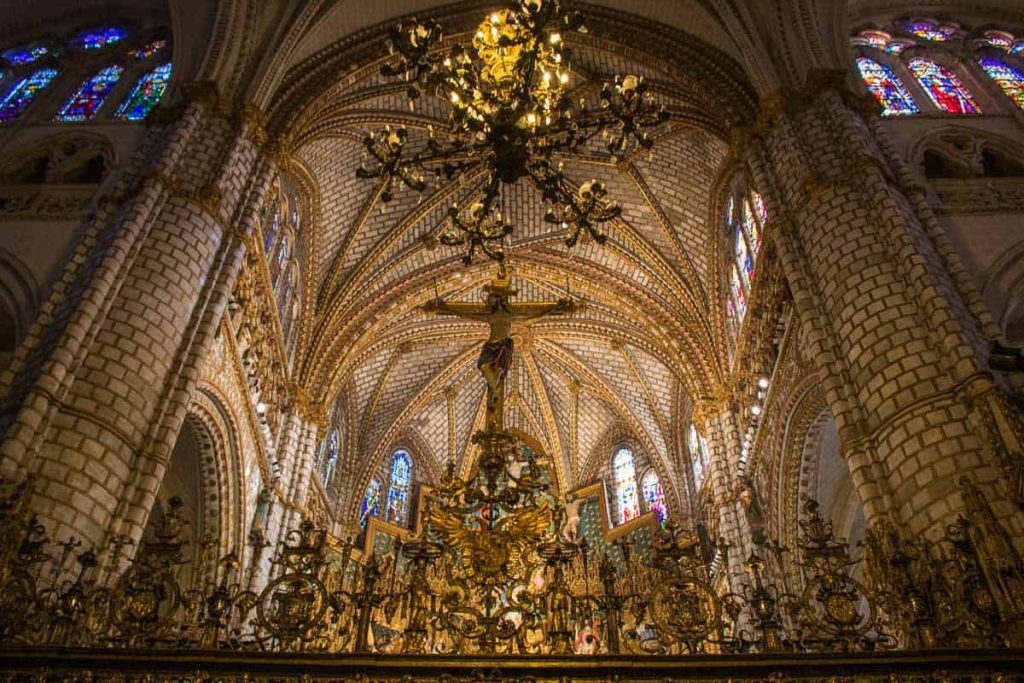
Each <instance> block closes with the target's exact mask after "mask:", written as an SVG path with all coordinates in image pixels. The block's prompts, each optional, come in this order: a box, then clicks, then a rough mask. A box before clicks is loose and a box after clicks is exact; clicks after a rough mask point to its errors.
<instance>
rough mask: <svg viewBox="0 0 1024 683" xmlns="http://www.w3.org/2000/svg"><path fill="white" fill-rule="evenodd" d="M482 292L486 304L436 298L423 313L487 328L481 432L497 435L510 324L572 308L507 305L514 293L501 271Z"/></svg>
mask: <svg viewBox="0 0 1024 683" xmlns="http://www.w3.org/2000/svg"><path fill="white" fill-rule="evenodd" d="M485 289H486V291H487V300H486V302H485V303H482V304H471V303H462V302H448V301H445V300H444V299H442V298H441V297H438V298H436V299H434V300H433V301H428V302H427V303H426V304H424V305H423V306H422V309H423V310H425V311H429V312H431V313H438V314H440V315H454V316H457V317H459V318H466V319H468V320H477V321H479V322H484V323H487V324H488V325H489V326H490V328H491V329H490V335H489V336H488V337H487V341H486V342H484V345H483V348H482V349H480V356H479V358H478V359H477V361H476V366H477V368H479V370H480V372H481V374H483V376H484V382H486V383H487V411H486V418H485V421H484V431H485V432H500V431H502V430H503V429H504V427H505V418H504V411H505V376H506V375H507V374H508V371H509V368H511V367H512V323H513V322H514V321H517V320H529V319H531V318H540V317H542V316H546V315H551V314H553V313H563V312H570V311H573V310H575V304H573V302H572V300H570V299H559V300H558V301H557V302H553V303H544V302H533V301H530V302H522V303H515V304H513V303H509V297H511V296H514V295H515V294H516V293H517V292H516V290H515V289H513V288H512V281H511V279H510V278H509V277H508V276H507V275H506V274H505V272H504V269H502V270H500V271H499V272H498V276H497V277H495V278H494V279H493V280H491V283H490V284H489V285H487V286H486V287H485Z"/></svg>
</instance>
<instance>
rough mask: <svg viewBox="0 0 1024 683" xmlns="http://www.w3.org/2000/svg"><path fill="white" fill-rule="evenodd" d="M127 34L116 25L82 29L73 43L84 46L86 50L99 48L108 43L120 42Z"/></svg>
mask: <svg viewBox="0 0 1024 683" xmlns="http://www.w3.org/2000/svg"><path fill="white" fill-rule="evenodd" d="M127 35H128V34H127V32H125V30H124V29H123V28H119V27H117V26H109V27H107V28H102V29H96V30H91V31H82V32H81V33H79V34H78V37H77V38H76V39H75V45H77V46H78V47H82V48H85V49H86V50H99V49H102V48H105V47H107V46H108V45H113V44H115V43H120V42H121V41H122V40H124V39H125V37H126V36H127Z"/></svg>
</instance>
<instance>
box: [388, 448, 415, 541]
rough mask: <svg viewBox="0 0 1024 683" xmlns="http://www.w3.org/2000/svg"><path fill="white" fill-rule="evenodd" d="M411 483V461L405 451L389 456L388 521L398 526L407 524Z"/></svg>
mask: <svg viewBox="0 0 1024 683" xmlns="http://www.w3.org/2000/svg"><path fill="white" fill-rule="evenodd" d="M411 482H412V459H411V458H410V457H409V454H408V453H406V452H405V451H395V454H394V455H392V456H391V481H390V483H389V485H388V521H389V522H392V523H394V524H398V525H399V526H405V525H406V524H408V522H409V485H410V483H411Z"/></svg>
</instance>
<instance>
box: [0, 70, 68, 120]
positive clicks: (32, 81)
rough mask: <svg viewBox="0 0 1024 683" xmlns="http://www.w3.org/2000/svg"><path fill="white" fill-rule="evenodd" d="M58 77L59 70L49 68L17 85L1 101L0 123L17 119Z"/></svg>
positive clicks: (22, 80)
mask: <svg viewBox="0 0 1024 683" xmlns="http://www.w3.org/2000/svg"><path fill="white" fill-rule="evenodd" d="M56 77H57V70H56V69H51V68H49V67H47V68H45V69H39V70H38V71H36V72H35V73H33V74H32V75H30V76H28V77H26V78H22V79H21V80H20V81H18V82H17V83H15V84H14V87H12V88H11V89H10V91H9V92H8V93H7V95H6V96H5V97H4V98H3V100H0V123H7V122H9V121H13V120H14V119H16V118H17V117H18V115H19V114H21V112H22V111H24V110H25V107H27V106H28V105H29V104H31V102H32V100H34V99H35V98H36V95H38V94H39V92H40V91H41V90H43V89H45V88H46V87H47V86H49V85H50V83H51V82H52V81H53V79H54V78H56Z"/></svg>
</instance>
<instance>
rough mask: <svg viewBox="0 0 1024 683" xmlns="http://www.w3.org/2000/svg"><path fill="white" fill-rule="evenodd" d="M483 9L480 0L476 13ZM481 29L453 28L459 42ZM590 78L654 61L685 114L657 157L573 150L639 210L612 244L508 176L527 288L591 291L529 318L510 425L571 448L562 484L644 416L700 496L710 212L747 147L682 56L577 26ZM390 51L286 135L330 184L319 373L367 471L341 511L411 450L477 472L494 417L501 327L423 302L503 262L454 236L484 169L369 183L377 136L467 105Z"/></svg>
mask: <svg viewBox="0 0 1024 683" xmlns="http://www.w3.org/2000/svg"><path fill="white" fill-rule="evenodd" d="M478 12H479V10H478V9H477V10H476V11H475V12H469V14H470V15H472V16H474V17H475V16H476V14H477V13H478ZM464 38H465V36H464V35H458V34H457V35H455V36H452V39H453V40H460V39H464ZM576 40H577V41H578V42H577V44H574V45H573V47H574V59H573V63H572V71H573V86H574V89H575V90H576V92H577V94H578V96H579V97H591V98H592V97H593V96H594V93H596V91H597V90H599V89H600V87H601V84H602V82H603V81H605V80H608V79H610V78H611V77H612V76H613V75H614V74H615V73H639V74H642V75H645V76H646V77H647V78H648V79H649V81H650V82H651V83H652V90H653V91H654V92H655V93H656V95H657V97H658V99H659V100H660V101H661V102H663V103H664V104H666V105H667V106H668V108H669V109H670V111H672V113H673V115H674V118H673V121H672V123H670V124H669V125H668V126H666V127H665V128H664V129H663V130H662V131H660V133H659V139H658V141H657V143H656V145H655V149H654V152H653V154H650V155H648V153H647V152H641V153H640V154H635V155H634V156H632V157H631V158H629V159H627V160H626V161H625V162H624V163H620V164H618V165H613V164H612V163H611V161H610V160H609V159H608V157H607V154H606V153H605V154H602V150H601V147H600V145H595V146H594V150H593V151H592V152H591V151H589V150H588V152H587V153H586V154H581V155H577V156H575V157H574V158H567V159H565V160H564V161H565V164H566V170H567V175H568V176H569V178H570V179H571V180H572V181H574V182H575V183H580V182H582V181H584V180H586V179H588V178H590V177H591V176H594V177H599V178H601V179H603V180H604V181H605V182H606V183H607V184H608V186H609V191H610V193H611V194H612V195H613V196H614V197H616V199H617V200H618V201H619V202H620V203H621V204H622V206H623V209H624V212H623V215H622V217H621V218H620V219H618V220H616V221H615V223H614V225H613V227H612V229H611V230H610V240H609V243H608V244H607V245H605V246H604V247H601V246H598V245H596V244H593V243H589V244H584V245H581V246H578V247H577V248H576V249H574V250H567V249H566V247H565V246H564V244H563V243H562V242H563V240H564V235H563V234H561V233H559V232H558V231H557V230H554V231H553V230H552V229H551V226H548V225H546V224H544V222H543V212H544V204H543V200H542V198H541V197H540V196H539V194H538V193H537V192H536V191H534V190H533V189H532V188H531V187H528V186H527V185H526V184H525V183H519V184H517V185H514V186H511V187H506V188H505V192H504V194H503V197H502V204H503V207H504V211H505V213H506V215H507V216H508V217H509V219H510V221H511V222H512V223H513V224H514V225H515V226H516V227H517V230H516V234H515V236H514V238H513V240H512V242H511V245H510V249H509V250H508V251H509V260H510V267H511V269H512V272H513V274H514V277H515V278H516V280H517V284H518V286H519V289H520V295H519V296H520V297H521V298H522V299H524V300H526V299H529V300H555V299H557V298H559V297H561V296H565V295H566V288H567V287H568V292H569V294H571V295H572V296H575V297H579V298H581V300H582V301H584V302H585V306H584V308H583V310H582V311H579V312H577V313H575V314H573V315H572V316H569V317H561V318H552V319H548V320H539V321H535V322H532V323H527V324H520V325H519V326H518V328H517V329H516V330H515V336H516V341H517V354H516V360H515V365H514V366H513V368H512V371H511V376H510V382H509V401H508V403H509V407H510V410H509V416H508V423H509V426H510V427H513V428H515V429H518V430H520V431H522V432H524V433H526V434H529V435H532V436H534V437H535V438H537V439H538V440H539V442H540V444H541V445H542V446H543V448H544V450H545V452H546V453H548V454H550V455H551V456H552V459H553V465H554V469H555V472H556V476H557V477H558V479H559V484H560V487H561V488H562V490H571V489H572V488H575V487H577V486H580V485H583V484H587V483H590V479H589V478H588V477H591V478H592V477H593V476H594V474H595V471H596V468H597V467H598V466H597V465H596V464H595V463H594V462H593V459H594V458H598V459H603V458H605V457H606V456H607V454H606V453H604V452H603V451H601V452H599V451H598V449H597V448H596V446H597V445H598V443H600V442H602V441H603V440H604V439H603V437H605V435H606V434H608V433H609V432H610V431H616V430H617V431H622V429H623V428H625V431H626V432H627V433H630V434H631V435H632V436H633V438H634V439H635V441H636V443H637V446H638V447H639V448H640V450H641V451H643V452H644V453H645V454H646V455H647V457H648V458H649V459H650V461H651V462H652V463H654V464H655V465H656V467H657V469H658V470H659V472H661V473H663V474H662V481H663V484H664V487H665V491H666V495H667V496H668V499H669V500H670V501H671V502H670V504H671V505H672V506H673V507H675V508H676V509H678V510H683V509H686V508H688V507H689V504H688V501H687V494H686V493H685V491H686V490H687V488H686V483H685V480H681V479H679V478H678V475H677V474H676V473H677V472H679V471H680V470H681V468H679V467H677V466H676V465H675V463H676V462H678V461H679V459H680V454H681V453H682V451H683V448H684V447H683V443H682V433H681V431H680V430H679V428H677V427H676V425H679V424H682V423H683V420H682V417H683V416H684V415H685V414H686V412H687V411H688V410H689V409H690V399H691V398H692V397H694V396H698V397H700V396H705V395H708V394H710V393H713V392H714V391H715V390H716V388H717V387H718V386H719V385H720V383H721V382H722V378H723V374H724V373H725V372H726V371H725V370H724V369H723V361H724V354H723V353H722V351H721V350H720V349H722V347H723V344H722V339H721V338H720V332H719V330H720V329H721V328H720V321H719V320H718V319H717V317H716V316H717V315H719V312H718V311H717V310H716V307H717V306H716V304H712V303H711V302H717V300H718V296H717V286H718V285H717V284H712V283H715V282H716V278H717V275H716V273H714V272H713V268H714V266H713V265H712V264H714V263H715V257H714V255H715V253H716V250H717V249H718V248H719V241H718V239H717V235H715V234H714V232H713V230H712V228H711V227H709V226H708V225H707V224H706V216H707V215H708V214H709V208H710V201H711V196H712V194H711V190H712V188H713V187H714V185H715V181H716V178H717V177H718V176H719V175H720V174H721V172H722V165H723V162H724V160H725V158H726V156H727V152H728V146H727V144H726V143H725V142H724V141H723V140H722V138H721V135H720V134H717V132H716V131H717V130H721V127H722V122H721V121H714V120H712V119H711V118H710V116H711V115H710V114H709V112H713V111H714V107H713V103H712V102H711V101H709V97H708V94H707V93H706V92H704V91H701V90H700V89H699V87H698V85H697V83H696V82H695V81H693V82H688V81H687V79H679V78H678V76H679V73H678V65H674V64H671V63H669V62H668V61H667V60H655V59H652V58H650V57H649V56H639V55H636V57H637V58H636V59H627V58H625V57H623V56H622V53H626V54H629V53H631V52H632V51H631V50H629V49H626V48H623V46H621V45H616V44H614V43H613V42H611V41H610V40H607V39H604V38H601V37H599V36H586V37H583V38H578V37H577V39H576ZM379 63H380V60H379V59H369V60H367V61H365V62H362V63H359V64H358V65H357V66H356V67H355V68H353V69H351V70H350V71H349V72H348V73H346V74H345V75H344V76H343V77H342V78H341V79H340V80H339V81H338V82H336V83H334V84H333V85H331V86H330V87H328V88H325V89H324V90H323V92H322V94H320V95H319V96H317V97H314V98H312V99H311V100H310V101H309V102H308V103H306V104H305V106H304V107H303V108H301V110H300V111H299V112H298V114H297V115H296V116H295V123H294V125H292V126H291V127H289V128H288V129H287V132H286V133H285V134H284V135H282V140H283V146H284V147H285V148H286V149H287V150H288V152H290V159H289V166H290V167H291V168H293V169H295V171H296V174H297V175H300V176H304V177H305V178H306V179H307V182H308V183H309V184H310V185H311V186H312V188H313V189H314V192H313V193H312V194H313V196H315V197H316V198H317V201H318V203H317V205H316V206H314V207H311V208H312V212H311V213H312V216H313V221H314V222H315V224H316V225H315V228H314V234H315V238H314V246H313V248H312V253H313V256H312V262H311V267H310V280H311V282H310V286H311V287H312V292H313V295H312V296H311V297H309V298H310V299H311V300H312V301H313V302H314V304H313V305H314V306H315V314H314V322H313V323H312V326H311V329H310V331H309V334H308V336H307V337H306V338H307V340H308V344H307V346H306V348H307V349H308V350H307V352H306V354H305V355H304V357H303V358H302V360H301V361H300V363H299V370H298V375H299V378H300V382H302V383H303V384H304V385H305V386H306V387H308V389H309V391H310V393H311V394H312V395H314V396H315V397H318V398H319V399H321V400H323V401H325V402H331V401H332V397H334V396H337V395H339V394H340V395H341V396H342V397H343V401H342V404H343V405H344V406H345V415H344V422H345V424H347V425H355V426H356V427H355V428H354V429H350V430H348V432H349V435H350V436H349V439H348V442H347V443H345V444H343V448H342V452H343V456H342V458H341V462H340V463H339V472H345V473H346V476H345V477H341V478H340V479H344V480H345V481H346V482H348V485H347V486H346V487H345V489H346V490H345V491H342V492H339V493H340V494H341V495H342V499H341V500H340V501H339V503H341V505H340V509H339V510H338V511H339V512H341V511H342V510H348V509H354V506H355V505H357V504H358V498H359V496H360V495H361V494H360V492H361V491H362V490H363V489H364V488H365V486H366V484H367V482H368V480H369V478H370V476H371V475H372V473H373V472H374V471H375V470H376V468H377V467H378V465H379V463H380V462H381V461H382V460H383V459H384V458H385V457H386V456H387V455H388V454H389V452H390V449H392V448H393V447H395V446H397V445H400V444H401V445H406V446H407V447H409V448H411V449H413V450H414V451H415V452H416V453H417V455H418V456H419V457H421V458H426V459H429V460H430V461H432V464H431V466H429V467H428V469H429V470H433V471H435V472H436V471H440V470H442V469H443V467H444V464H445V463H446V462H447V461H448V460H449V459H453V460H455V461H457V462H459V463H460V466H461V467H462V468H463V469H465V468H466V467H468V466H469V465H470V464H471V463H469V462H468V461H467V460H466V459H465V458H464V457H463V456H464V455H465V453H466V452H467V449H468V447H469V437H470V435H471V434H472V433H473V431H474V430H475V429H477V428H478V427H479V423H480V421H481V419H482V409H481V402H482V398H483V386H482V384H481V381H480V379H479V376H478V373H477V372H476V370H475V367H474V365H475V360H476V351H477V348H478V345H479V343H480V341H481V340H482V339H483V338H484V336H485V332H486V328H485V327H484V326H482V325H480V324H475V323H471V322H464V321H457V320H449V319H437V318H436V317H434V316H429V315H427V314H424V313H422V312H420V311H418V310H417V306H419V305H420V304H422V303H424V302H425V301H426V300H428V299H430V298H432V297H434V296H435V295H436V294H440V295H442V296H444V297H446V298H455V299H461V300H477V298H478V297H479V296H480V290H481V287H482V285H483V284H484V283H485V282H486V281H487V280H488V279H489V278H490V277H491V276H492V275H493V273H492V270H493V269H492V268H491V266H489V265H488V264H486V263H483V262H478V263H475V264H474V265H473V267H471V268H469V269H464V268H463V266H462V263H461V261H460V256H461V254H460V253H458V252H457V250H454V249H451V248H447V247H443V246H440V245H438V244H437V243H436V237H437V235H438V233H439V229H440V226H441V223H442V222H443V220H444V217H445V211H446V209H447V204H448V202H449V201H451V200H452V199H456V200H458V201H460V202H461V203H465V202H467V201H469V200H471V199H472V198H473V197H474V196H475V193H476V192H477V191H478V189H479V185H480V183H481V178H480V177H479V176H478V175H473V174H471V173H466V174H464V175H462V176H461V177H459V178H457V179H455V180H453V181H451V182H436V183H434V184H433V186H432V187H431V189H430V191H429V192H428V193H427V194H426V195H425V196H424V197H423V198H422V199H421V198H420V196H419V195H417V194H416V193H414V192H411V191H409V190H401V191H398V192H396V195H395V197H394V199H393V200H392V201H390V202H387V203H385V202H382V201H381V199H380V196H379V186H378V185H376V184H375V183H373V182H369V181H365V180H359V179H357V178H355V177H354V175H353V173H352V169H353V168H355V167H356V166H357V165H358V164H359V163H360V161H361V157H362V154H363V146H362V138H363V137H364V136H365V135H366V134H367V133H368V132H370V131H372V130H379V129H380V128H382V127H383V126H385V125H388V124H392V123H397V122H402V123H403V124H404V125H406V126H408V127H409V128H410V129H411V130H414V131H418V132H419V134H420V135H425V131H426V129H427V127H428V126H431V125H432V126H434V127H436V128H438V129H443V128H444V126H445V121H446V116H447V107H446V105H445V104H444V103H442V102H439V101H437V100H433V99H431V98H424V99H421V100H420V101H419V102H417V104H416V106H415V109H414V110H413V109H411V108H410V106H409V104H408V101H407V99H406V97H405V94H404V87H403V86H402V85H401V84H395V83H391V82H388V81H387V80H385V79H382V78H381V77H380V76H379V74H378V69H379ZM716 349H719V350H716Z"/></svg>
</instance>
